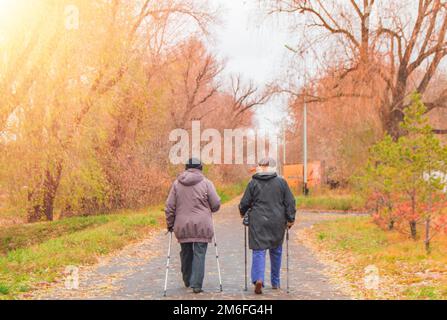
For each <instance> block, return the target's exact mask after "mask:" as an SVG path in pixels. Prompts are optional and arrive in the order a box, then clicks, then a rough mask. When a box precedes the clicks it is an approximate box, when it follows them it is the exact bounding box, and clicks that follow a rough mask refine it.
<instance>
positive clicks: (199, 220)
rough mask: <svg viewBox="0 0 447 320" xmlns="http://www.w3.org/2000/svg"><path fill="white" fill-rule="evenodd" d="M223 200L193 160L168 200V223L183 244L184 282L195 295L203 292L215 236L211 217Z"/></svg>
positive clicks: (173, 186)
mask: <svg viewBox="0 0 447 320" xmlns="http://www.w3.org/2000/svg"><path fill="white" fill-rule="evenodd" d="M219 209H220V198H219V196H218V195H217V192H216V188H215V187H214V185H213V183H212V182H211V181H210V180H208V179H207V178H206V177H205V176H204V175H203V173H202V164H201V162H200V160H198V159H194V158H192V159H190V160H189V161H188V163H187V164H186V171H185V172H183V173H182V174H180V175H179V176H178V178H177V180H176V181H175V182H174V184H173V185H172V188H171V191H170V193H169V196H168V199H167V201H166V209H165V213H166V222H167V227H168V231H169V232H174V233H175V236H176V238H177V240H178V241H179V243H180V245H181V248H182V249H181V252H180V258H181V263H182V274H183V281H184V283H185V286H186V287H191V288H192V289H193V292H194V293H200V292H202V285H203V278H204V275H205V256H206V251H207V248H208V243H211V242H212V239H213V237H214V233H213V222H212V214H213V213H215V212H217V211H219Z"/></svg>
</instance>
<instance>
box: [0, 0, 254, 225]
mask: <svg viewBox="0 0 447 320" xmlns="http://www.w3.org/2000/svg"><path fill="white" fill-rule="evenodd" d="M19 2H20V1H18V3H19ZM67 7H68V8H69V10H67ZM214 16H215V13H214V12H212V11H211V10H210V8H209V7H208V5H207V2H205V1H197V0H182V1H180V0H163V1H158V0H157V1H155V0H143V1H118V0H111V1H103V0H93V1H85V0H75V1H49V0H48V1H47V0H45V1H32V2H27V3H26V6H25V5H23V6H22V7H20V11H19V12H18V14H17V16H15V17H14V19H11V20H8V21H7V22H5V21H1V22H0V38H1V41H0V49H1V51H0V52H1V56H0V95H1V96H2V101H1V102H0V150H1V152H0V193H1V194H2V195H3V194H5V193H6V198H7V199H8V202H9V203H8V204H9V205H10V206H12V207H14V208H15V209H18V210H19V211H26V212H27V218H28V221H29V222H34V221H40V220H53V219H54V218H55V214H58V213H61V215H62V216H70V215H76V214H91V213H97V212H101V211H106V210H110V209H115V208H128V207H137V206H142V205H147V204H150V203H159V201H161V199H162V197H163V196H164V193H165V191H166V190H167V188H168V186H169V183H170V180H171V179H172V177H173V175H174V170H173V168H172V167H171V165H170V163H169V159H168V151H169V148H170V142H169V140H168V135H169V132H170V130H172V129H173V128H175V127H182V128H183V127H186V128H187V127H188V122H189V121H191V120H193V119H196V118H200V119H202V120H203V121H204V122H205V125H214V124H219V123H223V122H225V121H226V120H227V119H232V117H233V114H234V110H233V109H232V106H233V105H234V104H235V103H236V102H235V101H234V100H233V97H232V93H231V92H229V90H228V91H225V90H224V89H222V88H221V86H220V83H219V79H218V76H219V74H220V72H221V71H222V69H223V64H222V62H220V61H218V60H217V59H216V58H215V57H214V56H213V55H212V54H210V53H209V52H208V51H207V49H206V46H205V44H204V42H203V41H201V40H199V39H203V38H204V37H203V35H204V34H207V32H208V30H207V28H208V25H209V23H211V22H212V21H213V20H214V19H213V17H214ZM241 108H245V104H244V103H242V104H241ZM246 111H247V112H246V114H247V115H249V111H248V109H247V110H246ZM215 113H217V114H218V116H215ZM242 122H243V121H242V120H241V121H234V122H233V124H234V125H236V126H237V125H238V124H240V123H242ZM221 174H223V173H221Z"/></svg>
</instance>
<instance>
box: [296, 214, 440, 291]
mask: <svg viewBox="0 0 447 320" xmlns="http://www.w3.org/2000/svg"><path fill="white" fill-rule="evenodd" d="M306 232H307V233H308V234H307V235H306V236H304V238H307V239H309V244H310V245H311V246H313V248H314V250H315V251H316V252H317V254H318V255H320V258H322V259H323V260H326V262H328V264H329V265H331V266H332V267H333V268H332V269H333V270H335V271H334V272H336V273H337V274H338V276H340V275H342V277H341V280H342V281H343V282H345V284H348V285H349V286H350V287H351V289H353V291H354V292H355V294H356V296H357V297H359V298H366V299H432V300H435V299H447V237H446V236H442V237H440V238H437V240H436V241H435V242H434V243H433V252H432V254H431V255H430V256H427V255H426V254H425V251H424V245H423V243H422V242H420V241H419V242H415V241H413V240H411V239H408V238H407V237H406V236H404V235H402V234H400V233H398V232H389V231H384V230H382V229H380V228H379V227H377V226H376V225H375V224H374V223H373V222H372V221H371V218H370V217H348V218H342V219H337V220H334V221H325V222H322V223H320V224H317V225H316V226H314V227H313V228H312V229H308V230H307V231H306ZM371 266H375V267H377V269H378V271H379V276H380V278H379V279H380V281H379V286H378V288H374V289H367V288H368V286H366V285H365V276H366V275H367V272H368V271H367V270H368V269H367V268H368V267H369V268H370V267H371ZM369 270H371V269H369Z"/></svg>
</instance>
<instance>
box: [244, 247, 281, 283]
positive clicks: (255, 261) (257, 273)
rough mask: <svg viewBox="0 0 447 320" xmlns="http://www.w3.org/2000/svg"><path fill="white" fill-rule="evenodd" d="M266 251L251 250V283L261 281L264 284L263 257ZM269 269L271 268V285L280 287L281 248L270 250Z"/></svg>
mask: <svg viewBox="0 0 447 320" xmlns="http://www.w3.org/2000/svg"><path fill="white" fill-rule="evenodd" d="M266 251H267V250H253V258H252V266H251V280H252V282H253V283H256V281H259V280H261V281H262V283H265V281H264V277H265V255H266ZM269 252H270V268H271V281H272V282H271V284H272V286H274V287H277V288H279V287H280V284H281V282H280V277H281V256H282V246H279V247H278V248H276V249H270V250H269Z"/></svg>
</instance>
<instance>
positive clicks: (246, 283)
mask: <svg viewBox="0 0 447 320" xmlns="http://www.w3.org/2000/svg"><path fill="white" fill-rule="evenodd" d="M244 247H245V291H248V280H247V264H248V259H247V226H244Z"/></svg>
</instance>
